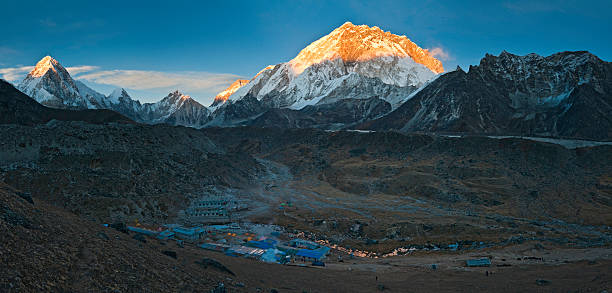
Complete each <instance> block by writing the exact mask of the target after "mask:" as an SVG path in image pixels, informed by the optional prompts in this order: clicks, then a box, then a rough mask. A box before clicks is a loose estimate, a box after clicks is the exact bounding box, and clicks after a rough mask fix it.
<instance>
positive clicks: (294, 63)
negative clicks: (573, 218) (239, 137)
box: [213, 22, 444, 125]
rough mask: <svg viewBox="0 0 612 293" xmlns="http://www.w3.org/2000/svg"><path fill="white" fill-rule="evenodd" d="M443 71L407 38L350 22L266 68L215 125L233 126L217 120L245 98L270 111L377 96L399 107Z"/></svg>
mask: <svg viewBox="0 0 612 293" xmlns="http://www.w3.org/2000/svg"><path fill="white" fill-rule="evenodd" d="M442 71H444V69H443V67H442V63H441V62H440V61H438V60H436V59H435V58H434V57H432V56H431V54H429V52H428V51H427V50H424V49H421V48H419V47H418V46H417V45H416V44H414V43H413V42H411V41H410V40H408V39H407V38H406V37H405V36H397V35H394V34H391V33H389V32H384V31H382V30H381V29H380V28H378V27H368V26H366V25H359V26H357V25H353V24H352V23H349V22H347V23H345V24H344V25H342V26H341V27H339V28H337V29H335V30H334V31H332V32H331V33H330V34H329V35H327V36H324V37H322V38H321V39H319V40H317V41H315V42H313V43H312V44H310V45H309V46H307V47H306V48H304V49H303V50H302V51H301V52H300V53H299V54H298V56H296V57H295V58H294V59H293V60H291V61H289V62H287V63H281V64H278V65H275V66H268V67H266V68H265V69H264V70H262V71H261V72H260V73H258V74H257V75H256V76H255V77H254V78H253V79H252V80H251V81H250V82H249V83H248V84H247V85H245V86H243V87H241V88H240V89H238V90H237V91H236V92H235V93H234V94H232V95H231V96H230V97H229V98H228V99H227V101H226V103H224V104H222V105H221V106H219V107H218V109H216V110H215V111H214V114H213V116H215V119H214V120H213V121H216V124H217V125H218V124H226V125H227V124H230V122H229V121H224V122H223V123H221V122H219V121H220V120H222V118H223V117H225V116H227V115H225V114H224V113H223V112H224V111H232V112H235V110H234V109H232V108H233V106H232V104H234V103H237V102H238V101H240V100H241V99H244V98H246V97H248V98H249V99H251V98H255V99H257V100H258V101H260V103H259V105H260V106H263V107H264V108H267V109H272V108H290V109H293V110H300V109H302V108H304V107H306V106H318V105H323V104H333V103H335V102H337V101H338V100H342V99H371V98H374V97H376V98H379V99H382V100H384V101H387V102H388V103H390V104H391V106H392V108H396V107H398V106H399V105H400V104H401V103H402V102H403V101H404V100H405V98H406V97H407V96H408V95H409V94H410V93H411V92H413V91H414V90H415V89H416V88H418V87H420V86H422V85H423V84H425V83H426V82H427V81H429V80H431V79H432V78H434V77H435V75H436V74H437V73H440V72H442ZM251 103H252V102H251ZM243 106H244V105H243ZM245 112H247V113H252V112H255V111H245ZM257 114H261V113H257ZM241 118H242V119H241V120H248V119H252V118H254V117H241ZM239 120H240V119H239Z"/></svg>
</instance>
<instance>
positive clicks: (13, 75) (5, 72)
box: [0, 66, 34, 83]
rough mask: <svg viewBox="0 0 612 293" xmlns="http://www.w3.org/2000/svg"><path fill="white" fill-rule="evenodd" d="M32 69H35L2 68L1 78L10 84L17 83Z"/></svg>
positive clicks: (32, 67)
mask: <svg viewBox="0 0 612 293" xmlns="http://www.w3.org/2000/svg"><path fill="white" fill-rule="evenodd" d="M32 69H34V66H20V67H7V68H0V77H1V78H2V79H4V80H6V81H8V82H12V83H15V82H19V81H21V80H22V79H23V78H24V77H25V76H26V75H27V74H28V73H29V72H30V71H32Z"/></svg>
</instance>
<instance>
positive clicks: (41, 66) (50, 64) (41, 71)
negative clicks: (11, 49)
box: [30, 56, 65, 77]
mask: <svg viewBox="0 0 612 293" xmlns="http://www.w3.org/2000/svg"><path fill="white" fill-rule="evenodd" d="M56 67H58V69H59V70H61V71H65V69H64V67H62V65H60V64H59V62H57V60H55V59H53V58H52V57H51V56H45V57H44V58H42V59H41V60H40V61H38V63H36V66H35V67H34V69H33V70H32V71H31V72H30V76H32V77H41V76H43V75H45V73H47V71H49V70H53V71H55V72H57V70H56V69H55V68H56Z"/></svg>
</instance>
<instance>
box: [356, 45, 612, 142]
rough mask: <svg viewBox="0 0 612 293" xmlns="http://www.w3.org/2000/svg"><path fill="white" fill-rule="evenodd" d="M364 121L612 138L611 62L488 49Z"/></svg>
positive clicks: (404, 127) (378, 126) (407, 127)
mask: <svg viewBox="0 0 612 293" xmlns="http://www.w3.org/2000/svg"><path fill="white" fill-rule="evenodd" d="M359 128H361V129H371V130H392V129H396V130H401V131H406V132H412V131H428V132H462V133H481V134H498V135H499V134H505V135H525V136H529V135H533V136H560V137H575V138H585V139H594V140H610V139H612V64H611V63H610V62H605V61H602V60H601V59H599V58H597V57H596V56H595V55H593V54H591V53H589V52H585V51H582V52H562V53H557V54H553V55H551V56H548V57H543V56H539V55H537V54H529V55H526V56H517V55H513V54H510V53H507V52H502V53H501V54H500V55H499V56H493V55H489V54H487V55H486V56H485V57H484V58H483V59H482V60H481V62H480V65H478V66H470V69H469V71H468V72H465V71H463V70H462V69H460V68H458V69H457V70H455V71H453V72H449V73H447V74H445V75H443V76H441V77H439V78H437V79H436V80H435V81H433V82H431V84H429V85H428V86H426V87H425V88H423V89H422V90H421V91H419V92H418V93H417V94H415V95H414V97H412V98H411V99H409V100H408V101H407V102H406V103H404V104H403V105H402V106H401V107H399V108H398V109H396V110H395V111H393V112H391V113H389V114H388V115H386V116H384V117H382V118H380V119H377V120H374V121H369V122H366V123H364V124H362V125H361V126H360V127H359Z"/></svg>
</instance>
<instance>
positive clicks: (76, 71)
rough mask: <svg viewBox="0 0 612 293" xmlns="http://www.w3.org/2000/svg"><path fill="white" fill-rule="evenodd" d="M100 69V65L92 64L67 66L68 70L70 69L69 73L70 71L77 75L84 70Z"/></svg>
mask: <svg viewBox="0 0 612 293" xmlns="http://www.w3.org/2000/svg"><path fill="white" fill-rule="evenodd" d="M98 69H100V67H98V66H91V65H81V66H72V67H66V70H68V73H70V74H71V75H77V74H80V73H83V72H91V71H94V70H98Z"/></svg>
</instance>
